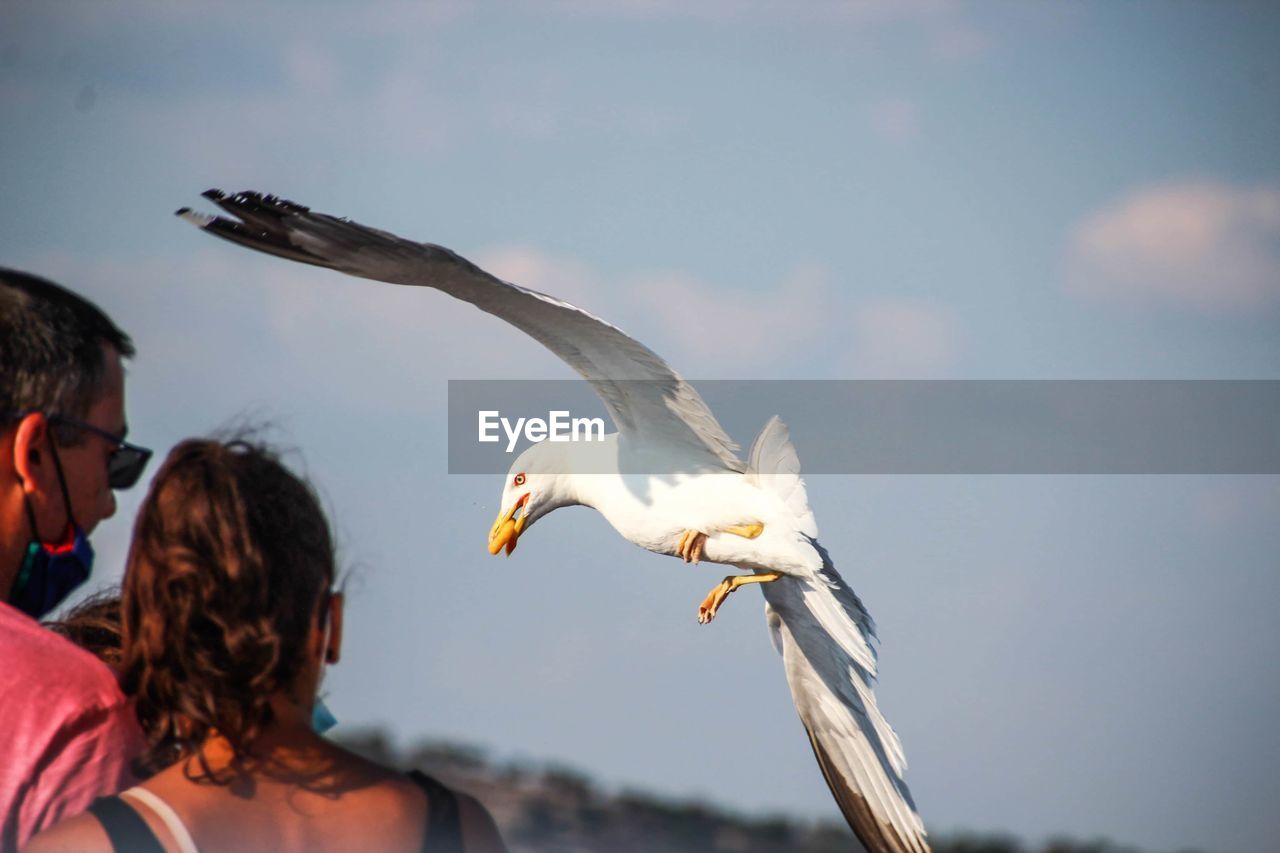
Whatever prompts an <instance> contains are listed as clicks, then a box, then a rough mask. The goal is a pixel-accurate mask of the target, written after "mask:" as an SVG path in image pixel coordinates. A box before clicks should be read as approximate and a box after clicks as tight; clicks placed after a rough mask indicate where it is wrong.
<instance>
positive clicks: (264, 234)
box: [178, 190, 744, 471]
mask: <svg viewBox="0 0 1280 853" xmlns="http://www.w3.org/2000/svg"><path fill="white" fill-rule="evenodd" d="M204 196H205V198H208V199H210V200H211V201H213V202H214V203H216V204H217V205H218V206H219V207H221V208H222V209H223V210H225V211H227V212H228V213H230V214H232V215H233V216H235V217H236V220H232V219H226V218H223V217H221V216H204V215H202V214H199V213H195V212H193V211H191V210H190V209H188V208H183V209H182V210H179V211H178V215H179V216H181V217H183V218H184V219H187V220H188V221H190V222H193V223H195V224H196V225H198V226H200V227H201V228H203V229H204V230H205V231H208V232H209V233H211V234H215V235H217V236H219V237H222V238H224V239H226V240H230V241H231V242H233V243H239V244H241V245H242V246H248V247H249V248H251V249H257V250H258V251H260V252H266V253H267V254H271V255H279V256H280V257H282V258H289V259H290V260H294V261H301V262H303V263H307V264H315V265H316V266H321V267H328V268H329V269H333V270H337V271H339V272H344V273H347V274H348V275H354V276H359V277H361V278H371V279H375V280H377V281H385V282H390V283H391V284H408V285H417V286H422V287H434V288H435V289H437V290H442V291H444V292H445V293H447V294H449V295H450V296H453V297H455V298H457V299H461V300H463V301H464V302H470V303H471V304H472V305H474V306H476V307H477V308H479V309H480V310H481V311H486V312H488V313H489V314H492V315H494V316H495V317H499V318H501V319H503V320H506V321H507V322H508V323H510V324H511V325H513V326H515V327H516V328H518V329H521V330H522V331H524V332H525V333H526V334H528V335H529V336H531V337H532V338H534V339H535V340H537V341H538V342H540V343H541V344H542V345H543V346H545V347H546V348H547V349H549V350H551V351H552V352H553V353H555V354H556V355H558V356H560V358H561V359H562V360H563V361H564V362H565V363H566V364H568V365H569V366H570V367H572V368H573V369H574V370H576V371H577V372H578V373H579V374H581V375H582V377H583V378H584V379H586V380H587V381H588V382H590V383H591V386H592V388H594V390H595V392H596V393H597V394H598V395H599V396H600V399H601V400H603V401H604V404H605V407H606V408H607V409H608V410H609V415H610V417H612V418H613V421H614V423H615V424H617V426H618V430H619V431H620V432H624V433H630V434H633V435H634V436H635V437H636V438H637V439H638V440H640V441H642V442H644V443H646V444H653V445H668V446H672V445H674V446H676V447H680V448H681V449H684V450H686V451H693V452H694V453H696V454H703V455H705V456H706V457H707V462H708V464H710V465H714V466H716V467H723V468H728V469H730V470H732V471H742V470H744V467H743V464H742V462H741V461H740V460H739V459H738V457H737V456H736V454H735V451H736V450H737V445H735V444H734V443H733V440H732V439H730V438H729V436H728V435H726V434H725V431H724V429H723V428H721V426H720V424H719V423H718V422H717V421H716V419H715V416H714V415H713V414H711V410H710V409H709V408H708V407H707V404H706V403H705V402H704V401H703V399H702V397H700V396H699V395H698V392H697V391H695V390H694V388H693V386H692V385H690V384H689V383H687V382H685V381H684V380H683V379H682V378H680V375H679V374H678V373H676V372H675V371H674V370H672V369H671V368H670V367H669V366H668V365H667V363H666V362H665V361H663V360H662V359H661V358H660V357H659V356H658V355H657V354H656V353H654V352H653V350H651V349H649V348H648V347H646V346H645V345H644V344H642V343H640V342H639V341H637V340H635V339H634V338H632V337H629V336H628V335H627V334H625V333H624V332H623V331H622V330H620V329H618V328H617V327H616V326H613V325H611V324H609V323H606V322H605V321H604V320H601V319H600V318H599V317H595V316H593V315H591V314H588V313H587V312H586V311H583V310H582V309H580V308H576V307H574V306H573V305H570V304H569V303H568V302H564V301H562V300H560V299H556V298H555V297H554V296H548V295H547V294H545V293H539V292H537V291H536V290H529V289H528V288H524V287H519V286H517V285H514V284H510V283H508V282H505V281H502V280H501V279H499V278H496V277H494V276H492V275H490V274H489V273H487V272H485V271H484V270H482V269H480V268H479V267H478V266H476V265H475V264H473V263H471V262H470V261H468V260H466V259H465V258H463V257H461V256H459V255H457V254H455V253H453V252H451V251H450V250H448V249H446V248H444V247H442V246H435V245H432V244H431V243H416V242H414V241H412V240H405V239H403V238H401V237H397V236H396V235H394V234H389V233H387V232H386V231H378V230H376V229H374V228H368V227H365V226H363V225H359V224H357V223H355V222H350V221H348V220H346V219H339V218H337V217H333V216H328V215H326V214H323V213H313V212H312V211H311V210H310V209H309V208H306V207H303V206H302V205H299V204H294V203H293V202H288V201H284V200H283V199H278V198H275V197H274V196H269V195H262V194H260V193H255V192H242V193H237V194H235V195H231V196H228V195H225V194H224V193H222V192H221V191H219V190H209V191H208V192H206V193H204ZM637 380H639V381H637Z"/></svg>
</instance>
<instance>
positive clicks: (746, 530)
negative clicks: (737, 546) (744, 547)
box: [721, 521, 764, 539]
mask: <svg viewBox="0 0 1280 853" xmlns="http://www.w3.org/2000/svg"><path fill="white" fill-rule="evenodd" d="M721 529H722V530H724V532H725V533H732V534H733V535H734V536H741V537H742V538H743V539H755V538H756V537H757V536H759V535H760V534H761V533H764V525H763V524H762V523H761V522H759V521H753V522H751V523H750V524H735V525H733V526H732V527H724V528H721Z"/></svg>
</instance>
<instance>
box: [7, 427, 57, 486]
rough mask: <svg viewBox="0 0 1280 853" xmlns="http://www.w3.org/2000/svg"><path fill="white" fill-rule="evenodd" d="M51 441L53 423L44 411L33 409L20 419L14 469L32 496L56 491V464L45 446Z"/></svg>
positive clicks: (14, 453) (15, 435)
mask: <svg viewBox="0 0 1280 853" xmlns="http://www.w3.org/2000/svg"><path fill="white" fill-rule="evenodd" d="M48 441H49V422H48V421H47V420H46V419H45V416H44V415H43V414H41V413H40V412H32V413H31V414H29V415H27V416H26V417H24V418H23V419H22V420H20V421H18V429H17V430H16V431H15V433H14V436H13V470H14V471H15V472H17V475H18V480H19V481H20V482H21V483H22V490H23V491H24V492H25V493H26V494H28V495H31V494H33V493H36V492H44V493H47V492H49V491H51V490H52V483H51V482H50V481H49V477H50V476H51V473H52V466H51V465H50V462H49V451H48V450H47V449H46V447H45V445H46V444H47V443H48Z"/></svg>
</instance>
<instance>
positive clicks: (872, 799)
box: [760, 542, 929, 853]
mask: <svg viewBox="0 0 1280 853" xmlns="http://www.w3.org/2000/svg"><path fill="white" fill-rule="evenodd" d="M814 545H815V547H817V548H818V549H819V552H820V553H821V554H822V558H823V568H822V572H821V574H820V575H819V577H818V578H817V580H816V581H809V580H805V579H802V578H794V577H784V578H781V579H779V580H777V581H775V582H773V583H767V584H761V585H760V588H761V591H762V592H763V593H764V597H765V600H766V601H767V602H768V604H767V605H766V607H765V616H766V618H767V620H768V623H769V630H770V632H771V634H772V637H773V643H774V646H775V647H776V648H777V649H778V652H779V653H780V654H781V655H782V662H783V667H784V669H785V670H786V673H787V683H788V684H789V685H790V686H791V697H792V699H793V700H794V701H795V706H796V712H797V713H798V714H799V715H800V721H801V722H802V723H804V728H805V731H806V732H807V733H808V735H809V744H810V745H811V746H812V747H813V754H814V756H815V757H816V758H817V759H818V766H819V767H821V768H822V775H823V777H824V778H825V779H826V780H827V786H828V787H829V788H830V789H831V793H832V795H833V796H834V797H835V800H836V803H837V804H839V806H840V811H841V812H842V813H843V814H844V817H845V820H847V821H848V822H849V826H850V827H851V828H852V829H853V831H854V834H855V835H857V836H858V840H860V841H861V842H862V844H863V846H865V847H866V848H867V850H869V851H871V853H928V850H929V845H928V842H927V841H925V830H924V823H923V821H921V820H920V815H919V814H917V813H916V808H915V803H913V802H912V800H911V793H910V791H908V790H907V785H906V783H905V782H904V781H903V778H902V776H903V773H904V772H905V771H906V767H907V762H906V758H905V756H904V755H903V752H902V744H901V743H900V741H899V740H898V736H897V734H896V733H895V732H894V731H893V729H892V728H891V727H890V726H889V723H888V721H887V720H885V718H884V716H883V715H882V714H881V713H880V709H879V708H878V707H877V706H876V698H875V694H874V693H873V692H872V684H873V680H874V672H873V671H872V670H871V669H869V668H868V667H866V666H864V665H863V664H862V663H860V662H859V661H858V660H856V659H855V658H853V657H851V656H850V655H849V654H848V653H847V652H846V651H845V650H844V647H847V646H856V645H858V644H859V643H865V644H866V646H867V647H868V648H869V647H870V642H871V638H872V637H873V636H874V630H875V629H874V627H873V626H872V624H871V619H870V617H869V616H868V615H867V613H866V610H865V609H864V608H863V607H862V602H860V601H859V600H858V597H857V596H856V595H854V594H853V591H852V590H850V589H849V587H848V586H847V585H846V584H845V583H844V580H843V579H842V578H841V577H840V575H839V574H838V573H837V572H836V570H835V567H834V566H832V565H831V561H830V559H829V558H828V557H827V554H826V552H825V551H823V550H822V549H821V546H819V545H817V543H816V542H815V543H814ZM824 581H825V582H824ZM815 598H822V599H826V602H825V603H826V604H827V609H832V610H837V611H839V612H842V613H844V614H845V615H846V618H844V619H842V620H840V621H841V622H842V623H844V628H843V630H845V631H847V632H849V633H850V635H851V636H849V637H846V638H836V637H833V636H832V634H831V632H830V631H829V630H828V629H827V627H824V623H825V624H830V620H827V619H822V620H819V618H818V616H816V615H815V611H814V608H813V604H814V599H815ZM853 635H856V636H853ZM840 639H843V640H844V642H840V641H839V640H840Z"/></svg>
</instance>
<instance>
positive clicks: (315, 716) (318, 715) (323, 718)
mask: <svg viewBox="0 0 1280 853" xmlns="http://www.w3.org/2000/svg"><path fill="white" fill-rule="evenodd" d="M337 724H338V718H337V717H335V716H334V715H333V712H332V711H330V710H329V706H328V705H326V704H324V700H323V699H320V698H317V699H316V704H315V705H314V706H313V707H312V709H311V729H312V731H314V732H315V733H316V734H318V735H322V734H324V733H325V732H327V731H329V729H331V728H333V727H334V726H336V725H337Z"/></svg>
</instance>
